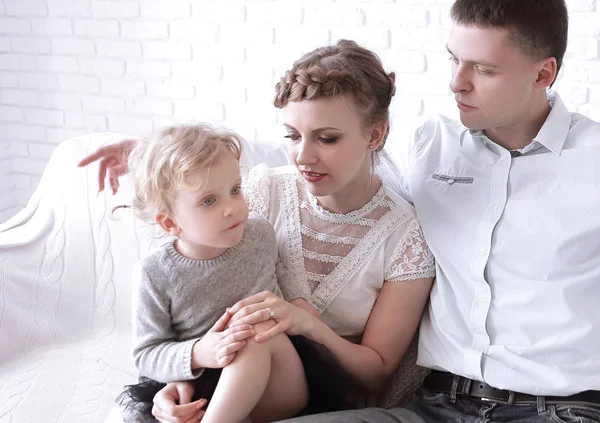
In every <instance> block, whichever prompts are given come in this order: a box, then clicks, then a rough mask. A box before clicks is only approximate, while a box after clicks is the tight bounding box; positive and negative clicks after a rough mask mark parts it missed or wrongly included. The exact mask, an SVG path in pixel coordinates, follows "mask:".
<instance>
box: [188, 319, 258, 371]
mask: <svg viewBox="0 0 600 423" xmlns="http://www.w3.org/2000/svg"><path fill="white" fill-rule="evenodd" d="M231 316H232V313H230V312H229V310H226V311H225V313H223V315H222V316H221V317H220V318H219V320H217V322H216V323H215V324H214V325H213V327H212V328H210V330H209V331H208V332H207V333H206V335H204V336H203V337H202V339H201V340H199V341H198V342H196V343H195V344H194V347H193V348H192V369H199V368H210V369H220V368H223V367H225V366H227V365H228V364H229V363H231V361H232V360H233V359H234V358H235V355H236V353H237V352H238V351H239V350H241V349H242V348H244V346H246V339H247V338H250V337H252V336H254V335H255V333H254V329H253V328H252V326H250V325H248V324H238V325H235V326H230V327H229V328H228V325H229V320H230V319H231Z"/></svg>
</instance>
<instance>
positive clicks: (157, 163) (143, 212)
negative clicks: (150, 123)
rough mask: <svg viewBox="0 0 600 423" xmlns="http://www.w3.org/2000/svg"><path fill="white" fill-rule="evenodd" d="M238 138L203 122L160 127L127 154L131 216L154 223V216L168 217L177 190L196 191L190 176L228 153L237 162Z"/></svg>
mask: <svg viewBox="0 0 600 423" xmlns="http://www.w3.org/2000/svg"><path fill="white" fill-rule="evenodd" d="M242 142H243V141H242V138H241V137H240V136H239V135H237V134H236V133H234V132H232V131H229V130H227V129H224V128H215V127H213V126H211V125H209V124H206V123H198V124H190V125H175V126H169V127H166V128H163V129H161V130H159V131H157V132H155V133H153V134H152V135H150V136H149V137H147V138H146V139H144V140H142V141H140V142H139V143H138V144H137V145H136V146H135V147H134V148H133V150H132V151H131V154H130V155H129V163H128V165H129V169H130V170H131V173H132V176H133V193H134V194H133V200H132V203H131V209H132V211H133V213H134V214H135V215H136V216H138V217H139V218H141V219H142V220H144V221H146V222H148V223H154V219H155V216H156V214H157V213H162V214H164V215H165V216H168V217H172V210H171V206H170V200H171V199H172V195H173V193H174V192H175V191H176V190H178V189H181V188H192V189H194V188H197V186H194V185H193V184H194V183H197V181H195V182H194V179H193V178H194V176H195V175H197V174H198V172H199V171H201V170H202V169H205V168H206V167H207V166H210V164H211V163H212V162H213V160H214V159H215V157H216V156H217V155H218V154H219V153H220V152H221V151H223V149H228V150H230V151H231V152H232V153H233V155H234V156H235V158H236V159H237V160H238V161H239V160H240V157H241V155H242Z"/></svg>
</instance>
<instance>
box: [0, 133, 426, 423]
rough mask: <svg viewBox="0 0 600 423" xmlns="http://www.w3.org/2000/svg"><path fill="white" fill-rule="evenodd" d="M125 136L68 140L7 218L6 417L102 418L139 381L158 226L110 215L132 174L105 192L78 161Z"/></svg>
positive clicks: (266, 157) (3, 231)
mask: <svg viewBox="0 0 600 423" xmlns="http://www.w3.org/2000/svg"><path fill="white" fill-rule="evenodd" d="M124 137H126V135H123V134H111V133H99V134H91V135H86V136H82V137H77V138H73V139H70V140H68V141H65V142H63V143H61V144H60V145H59V146H58V147H57V149H56V151H55V152H54V154H53V155H52V158H51V159H50V162H49V164H48V166H47V168H46V170H45V172H44V175H43V177H42V179H41V182H40V184H39V186H38V187H37V189H36V191H35V193H34V195H33V197H32V198H31V200H30V202H29V204H28V205H27V207H26V208H25V209H23V210H22V211H21V212H19V213H18V214H17V215H15V216H14V217H13V218H12V219H10V220H9V221H7V222H6V223H4V224H2V225H0V423H4V422H11V423H32V422H77V423H81V422H103V421H105V419H106V418H107V416H108V415H109V413H110V412H111V409H113V406H114V399H115V398H116V396H117V395H118V394H119V392H121V389H122V387H123V385H125V384H128V383H131V382H134V381H135V380H136V378H137V372H136V370H135V368H134V366H133V360H132V357H131V310H130V296H131V285H130V271H131V267H132V265H133V264H134V263H135V262H136V261H137V260H139V258H140V257H141V256H143V255H145V254H147V253H148V252H149V251H151V250H152V249H153V248H155V247H156V245H157V244H158V242H160V240H159V239H158V237H157V234H158V232H156V230H155V229H154V228H152V227H150V226H147V225H144V224H141V223H140V222H139V221H137V220H135V219H134V218H133V216H132V215H131V213H130V212H129V211H127V210H125V211H122V212H120V213H119V215H118V216H116V219H115V218H113V217H111V216H110V211H111V210H112V208H113V207H114V206H115V205H118V204H127V203H128V201H129V198H130V194H131V185H130V181H129V179H128V178H127V177H125V178H122V183H121V189H120V191H119V193H118V194H117V195H116V196H113V195H111V194H109V193H106V192H105V193H102V194H100V195H98V194H97V165H91V166H88V167H86V168H77V167H76V163H77V162H78V161H79V160H80V159H81V158H82V157H84V156H85V155H87V154H88V153H90V152H92V151H94V150H95V149H97V148H98V147H99V146H101V145H104V144H108V143H112V142H116V141H118V140H121V139H123V138H124ZM244 162H245V163H246V164H247V165H249V166H250V165H253V164H257V163H260V162H264V163H267V164H268V165H270V166H277V165H282V164H286V163H288V159H287V155H286V153H285V150H284V149H283V147H282V146H280V145H275V144H261V143H251V144H250V145H249V148H247V149H246V151H245V157H244ZM414 359H415V357H414V349H413V350H412V353H411V356H410V357H409V358H408V361H412V362H414ZM115 410H116V409H114V410H113V414H116V413H115ZM113 417H117V416H113ZM116 421H118V419H116Z"/></svg>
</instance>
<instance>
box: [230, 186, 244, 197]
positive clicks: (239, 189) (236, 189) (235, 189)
mask: <svg viewBox="0 0 600 423" xmlns="http://www.w3.org/2000/svg"><path fill="white" fill-rule="evenodd" d="M240 192H242V187H241V186H237V187H234V188H233V189H232V190H231V195H238V194H239V193H240Z"/></svg>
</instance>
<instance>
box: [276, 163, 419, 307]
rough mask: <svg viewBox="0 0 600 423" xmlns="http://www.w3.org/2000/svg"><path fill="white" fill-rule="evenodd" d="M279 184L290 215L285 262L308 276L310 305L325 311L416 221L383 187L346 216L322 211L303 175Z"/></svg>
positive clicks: (284, 207)
mask: <svg viewBox="0 0 600 423" xmlns="http://www.w3.org/2000/svg"><path fill="white" fill-rule="evenodd" d="M277 186H278V193H279V201H280V203H281V212H282V215H284V216H285V219H284V226H285V232H286V235H285V239H286V244H287V254H288V257H287V258H288V260H286V261H287V263H288V265H289V266H290V269H291V271H292V272H293V273H297V272H300V273H302V274H304V275H305V281H306V284H307V288H308V289H309V291H310V292H311V298H310V302H311V303H312V304H313V305H314V306H315V307H316V308H317V309H318V310H319V311H321V312H322V311H324V310H325V309H326V308H327V306H328V305H329V304H330V303H331V301H333V300H334V299H335V298H336V297H337V296H338V295H339V293H340V292H341V290H342V289H343V287H344V286H345V284H346V283H347V282H348V281H349V280H351V279H352V278H353V277H354V275H356V273H357V272H358V271H359V270H360V269H362V268H364V267H365V266H366V265H367V263H369V261H370V260H371V258H372V257H373V254H375V253H376V252H377V251H379V249H380V248H382V247H383V245H384V243H385V242H386V240H387V239H388V238H389V236H390V235H391V234H392V233H394V231H395V230H397V228H398V227H400V226H401V225H403V224H405V223H406V222H407V221H408V220H410V219H413V215H412V214H410V213H409V212H407V211H406V210H405V209H403V208H401V207H399V206H398V205H397V204H396V203H395V202H394V201H393V200H392V199H391V198H390V197H389V196H388V195H387V191H386V189H385V187H383V186H382V187H381V188H380V189H379V190H378V191H377V193H376V194H375V195H374V196H373V197H372V198H371V200H370V201H369V202H368V203H366V204H365V205H364V206H362V207H361V208H360V209H358V210H354V211H352V212H349V213H346V214H341V213H331V212H329V211H327V210H325V209H324V208H323V207H321V206H320V205H319V204H318V202H317V199H316V197H314V196H312V195H311V194H310V193H308V192H307V191H306V189H305V187H304V183H303V180H302V179H301V178H300V177H299V176H298V175H293V174H286V175H280V176H278V181H277ZM298 236H299V237H300V238H299V239H298V238H297V237H298ZM291 239H295V241H291ZM382 283H383V281H382Z"/></svg>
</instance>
